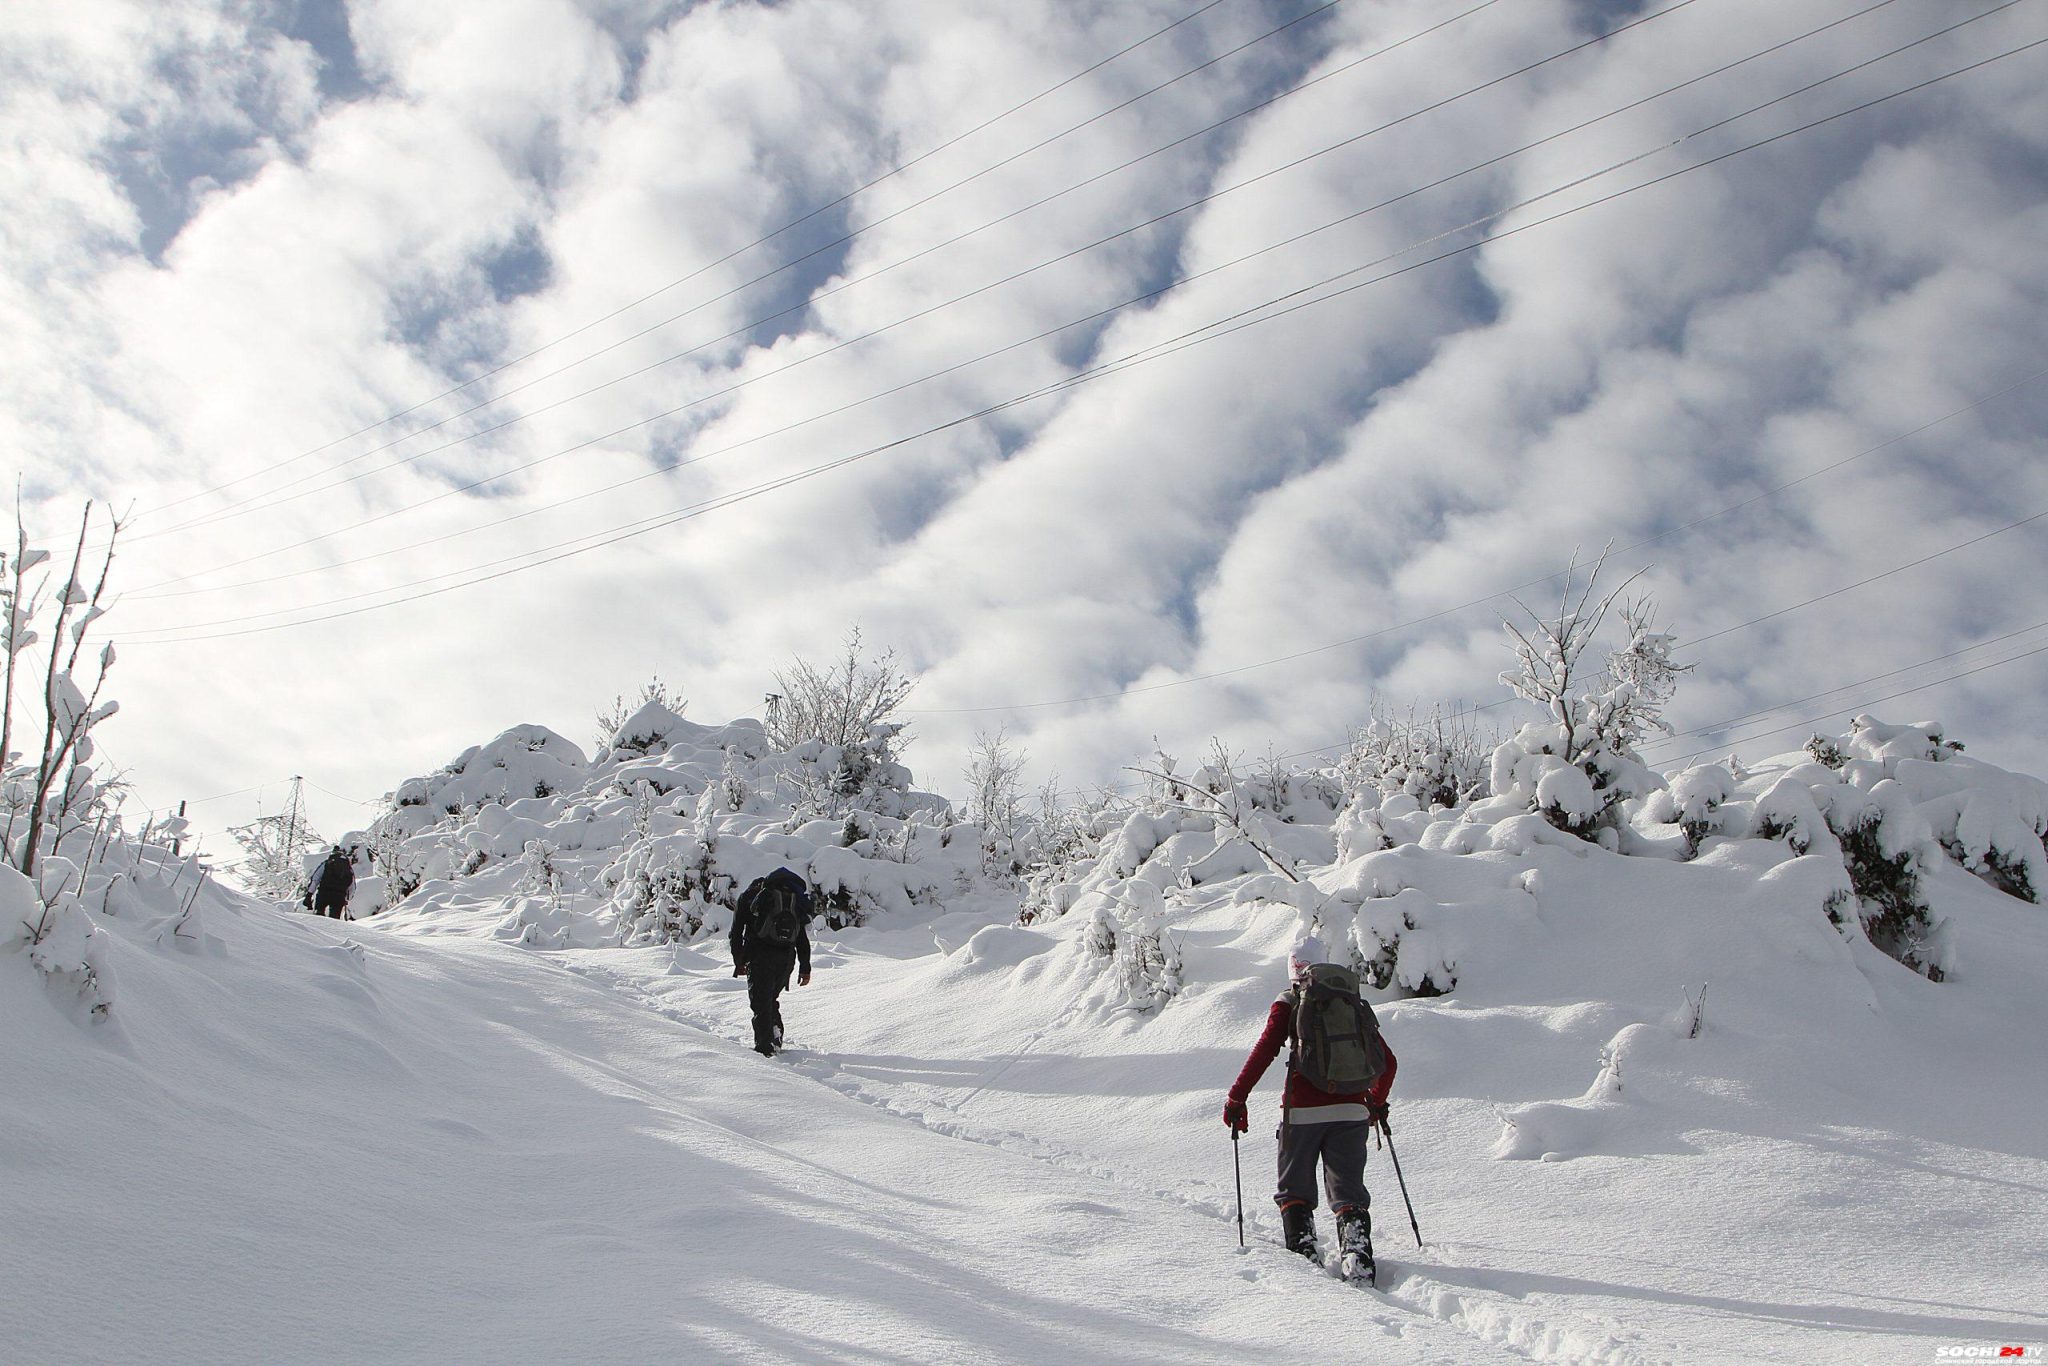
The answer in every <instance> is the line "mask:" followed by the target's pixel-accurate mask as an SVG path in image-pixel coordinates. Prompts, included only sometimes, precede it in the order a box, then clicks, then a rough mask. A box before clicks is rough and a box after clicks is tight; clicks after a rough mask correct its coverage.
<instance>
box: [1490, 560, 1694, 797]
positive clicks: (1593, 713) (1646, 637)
mask: <svg viewBox="0 0 2048 1366" xmlns="http://www.w3.org/2000/svg"><path fill="white" fill-rule="evenodd" d="M1604 563H1605V556H1602V558H1601V559H1600V560H1599V561H1596V562H1595V563H1594V565H1593V567H1592V569H1591V571H1590V572H1589V573H1587V575H1586V577H1585V581H1584V583H1583V584H1581V583H1580V582H1579V581H1578V563H1577V561H1576V560H1574V561H1573V563H1572V565H1571V567H1570V568H1569V569H1567V570H1566V572H1565V583H1564V592H1563V595H1562V597H1561V598H1560V599H1559V602H1558V609H1557V615H1556V616H1554V617H1544V616H1539V615H1538V614H1536V613H1535V612H1532V611H1530V610H1529V609H1528V608H1527V607H1523V608H1522V610H1523V612H1524V613H1526V614H1527V615H1528V617H1529V622H1530V624H1529V626H1528V628H1527V629H1524V628H1523V627H1520V626H1518V625H1516V624H1515V623H1514V622H1512V621H1509V622H1505V623H1503V624H1504V625H1505V626H1506V628H1507V632H1508V638H1509V642H1510V644H1511V645H1512V646H1513V649H1514V654H1515V667H1514V668H1513V669H1510V670H1508V671H1506V672H1505V673H1503V674H1501V676H1500V681H1501V682H1502V683H1503V684H1505V685H1507V686H1508V687H1509V688H1511V689H1512V690H1513V691H1514V692H1515V693H1516V694H1518V695H1519V696H1521V697H1522V698H1524V699H1526V700H1528V701H1530V702H1534V703H1536V704H1537V705H1538V706H1540V707H1542V708H1543V709H1544V711H1545V712H1547V713H1548V717H1549V719H1548V722H1547V724H1546V725H1544V726H1541V727H1525V728H1524V730H1523V732H1522V733H1521V734H1520V735H1518V736H1517V737H1515V738H1514V739H1511V740H1509V741H1507V742H1506V743H1504V744H1503V745H1502V746H1501V747H1500V748H1499V749H1497V750H1496V751H1495V752H1494V762H1493V770H1494V772H1493V785H1494V787H1495V789H1496V790H1497V791H1502V792H1505V791H1507V790H1508V789H1509V788H1513V789H1514V790H1517V791H1523V789H1527V790H1526V791H1525V792H1523V795H1525V796H1527V797H1529V798H1530V800H1531V809H1532V810H1536V811H1540V812H1541V813H1542V814H1543V815H1544V817H1545V818H1546V819H1547V820H1549V821H1550V822H1551V823H1552V824H1554V825H1556V826H1558V828H1560V829H1563V830H1568V831H1571V832H1572V833H1574V834H1579V835H1584V836H1587V837H1589V838H1591V837H1592V836H1593V835H1594V834H1595V833H1596V832H1598V831H1601V830H1606V829H1613V828H1615V827H1617V826H1618V824H1619V816H1618V810H1619V807H1620V804H1621V803H1622V802H1624V801H1626V800H1628V799H1629V798H1632V797H1640V796H1642V795H1644V794H1645V793H1647V792H1649V791H1651V790H1653V789H1654V788H1656V787H1658V786H1661V785H1662V781H1663V780H1662V779H1661V778H1659V777H1657V775H1655V774H1653V773H1651V772H1650V770H1649V768H1648V767H1647V766H1646V765H1645V764H1644V763H1643V762H1642V759H1641V756H1640V755H1638V754H1637V753H1636V746H1637V745H1638V744H1640V743H1641V742H1642V739H1643V737H1644V736H1646V735H1648V734H1649V733H1650V732H1651V731H1653V730H1658V731H1668V730H1669V727H1668V726H1667V725H1666V724H1665V722H1664V719H1663V713H1664V707H1665V704H1666V703H1668V702H1669V701H1670V700H1671V697H1672V694H1673V693H1674V692H1675V691H1676V690H1677V687H1678V680H1679V677H1680V676H1681V675H1683V674H1684V673H1686V672H1687V671H1689V670H1690V669H1691V668H1692V666H1691V665H1689V664H1680V663H1678V662H1677V661H1676V660H1675V659H1673V658H1672V654H1673V651H1674V649H1675V648H1676V645H1677V638H1676V637H1675V636H1673V635H1671V634H1669V633H1668V632H1664V631H1659V630H1656V629H1654V627H1653V625H1652V618H1653V616H1654V604H1652V603H1651V602H1649V601H1648V600H1647V599H1645V600H1638V601H1626V600H1624V599H1623V596H1622V595H1623V594H1624V593H1625V592H1626V591H1627V590H1628V587H1629V584H1631V583H1633V582H1634V581H1635V578H1636V577H1637V576H1635V575H1632V576H1630V578H1629V579H1628V580H1627V581H1626V582H1624V583H1622V584H1621V586H1620V587H1618V588H1615V589H1613V590H1612V591H1610V592H1607V593H1605V594H1602V595H1601V596H1600V597H1598V598H1597V599H1596V598H1595V597H1594V593H1595V591H1596V589H1597V586H1598V584H1599V579H1600V570H1601V568H1602V566H1603V565H1604ZM1617 604H1619V608H1618V610H1619V614H1620V616H1621V620H1622V623H1623V625H1624V626H1625V627H1626V628H1627V630H1628V643H1627V644H1626V645H1624V646H1623V647H1622V648H1620V649H1618V650H1613V651H1611V652H1609V654H1608V656H1607V659H1606V667H1605V668H1604V669H1596V668H1594V667H1593V666H1592V664H1591V663H1590V662H1589V661H1588V659H1587V658H1586V651H1587V650H1588V649H1590V648H1591V647H1592V645H1593V643H1594V641H1595V639H1596V638H1597V637H1598V635H1599V633H1600V628H1601V626H1602V624H1603V623H1605V621H1606V620H1607V617H1608V615H1609V614H1610V613H1611V612H1614V611H1616V610H1617ZM1518 605H1519V604H1518ZM1532 746H1533V748H1532ZM1525 761H1527V762H1525ZM1573 770H1576V771H1577V773H1578V775H1580V776H1577V777H1574V776H1573V775H1572V771H1573ZM1567 779H1568V780H1569V781H1566V780H1567Z"/></svg>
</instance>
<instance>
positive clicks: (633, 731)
mask: <svg viewBox="0 0 2048 1366" xmlns="http://www.w3.org/2000/svg"><path fill="white" fill-rule="evenodd" d="M689 705H690V704H689V702H688V701H687V700H685V699H683V698H680V697H676V696H674V695H673V694H671V693H670V692H669V689H668V685H667V684H666V683H664V682H662V681H661V675H660V674H656V675H654V676H653V677H652V678H650V679H649V680H648V681H647V683H646V684H645V685H643V686H642V687H641V689H640V693H639V695H638V696H637V697H631V698H629V697H627V696H626V695H625V694H624V693H620V694H619V695H618V696H617V697H615V698H613V699H612V704H611V705H610V706H609V707H606V708H605V709H604V710H603V711H600V712H599V713H597V752H598V753H599V754H603V753H605V752H606V751H609V750H613V749H637V750H639V751H640V752H641V753H643V754H644V753H645V752H646V751H647V750H649V749H651V748H652V747H653V746H654V743H655V742H656V741H658V740H660V739H661V738H663V737H662V735H661V734H659V733H657V732H655V731H653V730H652V729H651V728H648V727H645V726H643V724H642V723H643V721H645V720H647V719H649V718H650V717H652V716H655V715H666V716H675V717H680V716H681V715H682V714H683V712H684V711H685V710H686V709H687V708H688V707H689ZM650 707H651V708H654V711H653V712H652V713H650V712H649V711H648V709H649V708H650Z"/></svg>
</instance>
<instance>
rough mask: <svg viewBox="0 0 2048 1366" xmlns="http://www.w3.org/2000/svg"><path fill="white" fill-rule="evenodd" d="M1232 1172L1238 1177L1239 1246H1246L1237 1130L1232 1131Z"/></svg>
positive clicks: (1242, 1167) (1242, 1181) (1242, 1186)
mask: <svg viewBox="0 0 2048 1366" xmlns="http://www.w3.org/2000/svg"><path fill="white" fill-rule="evenodd" d="M1230 1170H1231V1173H1232V1175H1234V1176H1236V1177H1237V1245H1238V1246H1239V1247H1243V1246H1244V1164H1243V1162H1242V1161H1241V1160H1240V1159H1239V1157H1238V1155H1237V1130H1235V1129H1232V1130H1231V1131H1230Z"/></svg>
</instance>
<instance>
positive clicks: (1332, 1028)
mask: <svg viewBox="0 0 2048 1366" xmlns="http://www.w3.org/2000/svg"><path fill="white" fill-rule="evenodd" d="M1289 994H1290V995H1291V996H1292V997H1293V998H1294V1029H1293V1034H1292V1038H1291V1040H1290V1042H1291V1044H1292V1046H1293V1051H1292V1053H1291V1054H1290V1055H1289V1057H1288V1065H1289V1066H1290V1067H1292V1068H1293V1069H1294V1071H1295V1072H1296V1074H1297V1075H1299V1076H1300V1077H1301V1079H1302V1080H1303V1081H1306V1082H1307V1083H1308V1084H1309V1085H1310V1086H1313V1087H1315V1088H1316V1089H1317V1090H1318V1091H1322V1092H1325V1093H1327V1094H1329V1095H1333V1096H1348V1095H1356V1094H1358V1093H1359V1092H1361V1091H1364V1090H1367V1089H1368V1088H1370V1087H1371V1086H1372V1084H1373V1083H1374V1082H1376V1081H1378V1080H1379V1078H1380V1074H1381V1073H1382V1072H1384V1071H1386V1070H1387V1046H1386V1044H1385V1042H1384V1041H1383V1040H1381V1038H1380V1022H1379V1020H1378V1018H1377V1017H1375V1016H1374V1015H1373V1013H1372V1007H1371V1006H1370V1005H1368V1004H1367V1003H1366V1001H1365V999H1364V998H1363V997H1361V996H1360V995H1359V994H1358V974H1357V973H1355V972H1353V971H1352V970H1351V969H1350V968H1346V967H1339V966H1338V965H1337V964H1335V963H1318V964H1316V965H1315V966H1314V967H1313V968H1310V969H1309V974H1308V977H1307V979H1306V980H1304V981H1302V982H1299V983H1297V984H1296V985H1295V986H1294V987H1293V988H1291V989H1290V992H1289Z"/></svg>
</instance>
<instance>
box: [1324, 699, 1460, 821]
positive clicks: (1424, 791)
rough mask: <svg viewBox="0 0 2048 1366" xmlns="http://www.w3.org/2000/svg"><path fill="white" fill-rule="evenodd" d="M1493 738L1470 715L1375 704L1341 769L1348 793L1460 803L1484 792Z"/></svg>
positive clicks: (1347, 750)
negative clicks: (1399, 712)
mask: <svg viewBox="0 0 2048 1366" xmlns="http://www.w3.org/2000/svg"><path fill="white" fill-rule="evenodd" d="M1492 748H1493V743H1492V742H1491V741H1489V740H1488V738H1487V737H1486V736H1485V735H1484V734H1482V732H1481V731H1480V729H1479V727H1478V725H1477V724H1476V723H1475V721H1474V720H1473V718H1472V717H1471V716H1470V715H1469V714H1465V713H1456V712H1454V713H1450V714H1448V715H1447V714H1446V713H1445V712H1444V709H1443V708H1442V707H1440V706H1437V707H1431V708H1430V709H1429V711H1428V712H1427V713H1426V714H1425V713H1423V712H1421V711H1419V710H1418V709H1416V708H1414V707H1410V708H1409V709H1408V711H1407V713H1406V714H1405V715H1396V714H1394V713H1393V712H1392V711H1389V710H1386V709H1384V708H1382V707H1380V706H1379V705H1378V704H1375V705H1374V707H1373V713H1372V720H1370V721H1369V722H1367V723H1366V724H1365V725H1364V726H1362V727H1360V728H1359V729H1357V730H1355V731H1353V732H1352V735H1351V740H1350V743H1349V744H1348V745H1347V746H1346V747H1345V751H1344V756H1343V757H1342V758H1341V759H1339V760H1338V762H1337V774H1338V777H1339V779H1340V781H1341V782H1342V784H1343V788H1344V793H1345V796H1346V797H1347V798H1349V799H1352V800H1355V799H1356V798H1357V797H1358V796H1359V795H1360V794H1362V793H1365V792H1368V791H1370V792H1374V793H1382V794H1387V793H1395V792H1401V793H1406V794H1407V795H1408V796H1410V797H1413V798H1415V799H1416V800H1417V801H1418V802H1420V803H1421V804H1422V805H1423V807H1424V808H1425V809H1427V808H1429V807H1433V806H1441V807H1457V806H1461V805H1463V804H1464V803H1466V802H1469V801H1472V800H1474V799H1475V798H1478V797H1482V796H1485V795H1486V792H1487V780H1488V778H1489V776H1490V767H1489V764H1488V759H1487V756H1488V754H1489V753H1490V751H1491V750H1492Z"/></svg>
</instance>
